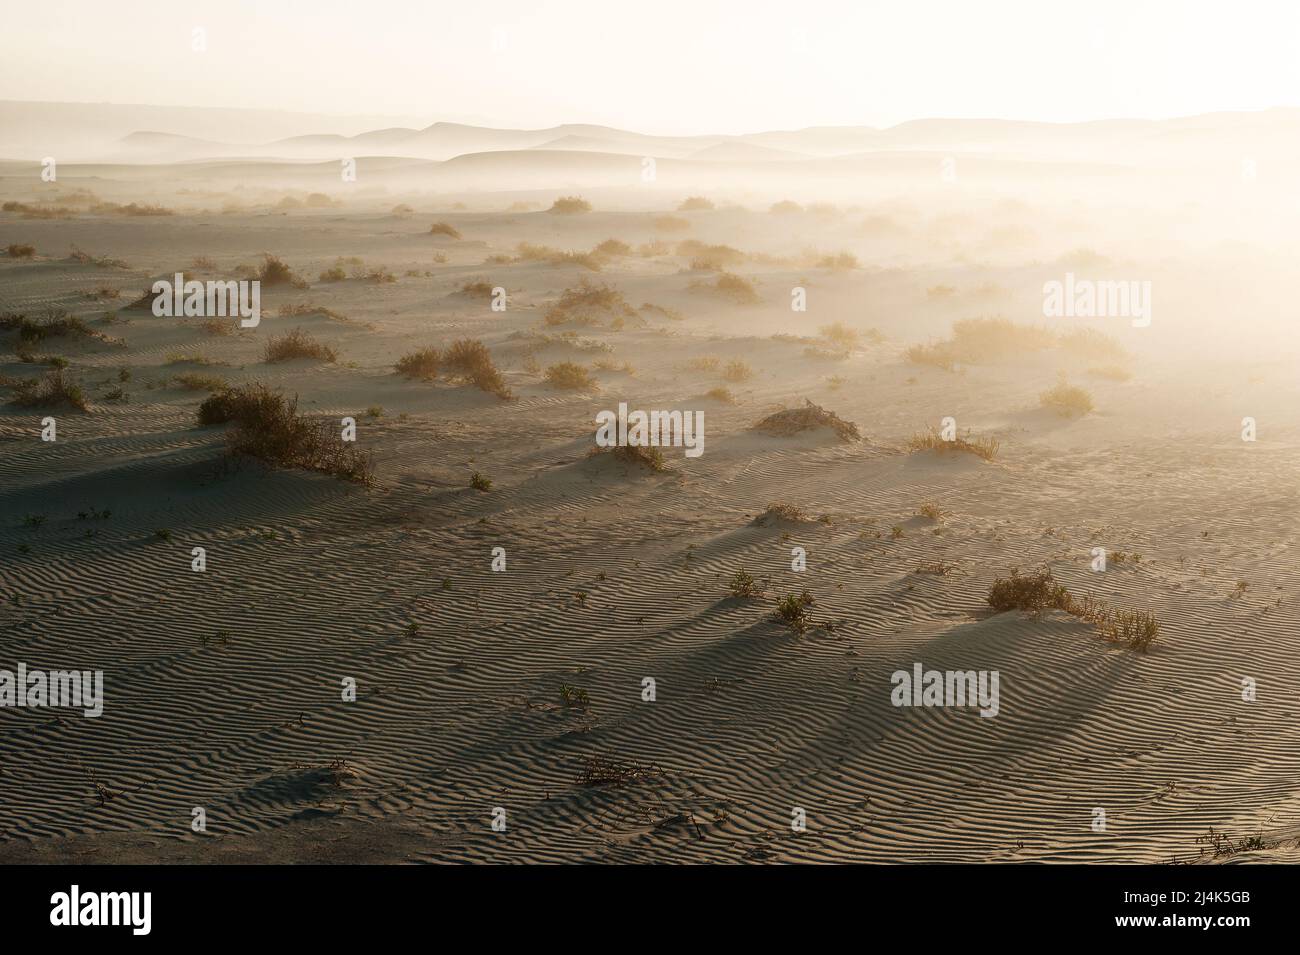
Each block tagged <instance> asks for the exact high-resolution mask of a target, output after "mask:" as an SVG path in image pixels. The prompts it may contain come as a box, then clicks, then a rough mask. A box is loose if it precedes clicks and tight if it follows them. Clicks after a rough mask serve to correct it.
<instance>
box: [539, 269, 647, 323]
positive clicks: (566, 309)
mask: <svg viewBox="0 0 1300 955" xmlns="http://www.w3.org/2000/svg"><path fill="white" fill-rule="evenodd" d="M635 316H636V309H634V308H632V306H631V305H629V304H628V302H627V299H625V298H624V297H623V293H622V292H620V291H619V290H618V289H616V288H614V287H613V286H612V285H607V284H603V283H602V284H596V283H593V282H589V281H588V280H587V279H583V280H582V281H581V282H579V283H578V284H577V285H576V286H574V287H572V288H566V289H565V290H564V291H563V292H562V293H561V295H560V297H559V299H558V300H557V301H556V303H555V304H554V305H552V306H551V307H550V308H549V309H547V311H546V315H545V318H544V320H545V322H546V324H548V325H566V324H568V325H593V324H597V323H598V322H599V321H600V320H601V319H602V318H609V317H613V318H614V319H615V320H617V319H619V318H633V317H635Z"/></svg>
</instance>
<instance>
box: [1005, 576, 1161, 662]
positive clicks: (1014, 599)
mask: <svg viewBox="0 0 1300 955" xmlns="http://www.w3.org/2000/svg"><path fill="white" fill-rule="evenodd" d="M988 604H989V607H991V608H992V609H993V610H994V611H995V612H997V613H1003V612H1005V611H1008V610H1025V611H1030V612H1033V613H1039V612H1041V611H1043V610H1046V609H1053V610H1062V611H1064V612H1065V613H1068V614H1070V615H1072V616H1075V617H1078V618H1079V619H1080V620H1083V621H1085V622H1086V623H1088V624H1090V625H1092V626H1093V627H1094V628H1096V630H1097V631H1098V632H1099V633H1100V634H1101V635H1102V636H1103V637H1105V638H1106V639H1107V640H1109V641H1111V642H1112V643H1123V644H1125V645H1126V646H1128V647H1129V648H1130V649H1133V650H1139V651H1142V652H1145V651H1147V650H1149V649H1151V647H1152V646H1153V645H1154V644H1155V642H1156V640H1157V638H1158V637H1159V636H1160V621H1159V620H1158V619H1157V618H1156V616H1155V614H1153V613H1150V612H1148V611H1145V610H1122V609H1118V608H1115V607H1108V606H1107V605H1106V604H1104V603H1102V602H1101V601H1099V600H1094V599H1093V598H1091V597H1084V598H1082V599H1077V598H1075V597H1074V596H1072V595H1071V594H1070V592H1069V590H1067V589H1066V587H1065V585H1064V584H1058V583H1057V582H1056V581H1055V579H1054V578H1053V577H1052V572H1051V571H1050V570H1041V571H1038V572H1036V573H1031V574H1021V573H1020V572H1019V570H1016V569H1013V570H1012V571H1011V573H1010V575H1009V576H1007V577H999V578H997V579H996V580H994V581H993V584H992V586H990V587H989V593H988Z"/></svg>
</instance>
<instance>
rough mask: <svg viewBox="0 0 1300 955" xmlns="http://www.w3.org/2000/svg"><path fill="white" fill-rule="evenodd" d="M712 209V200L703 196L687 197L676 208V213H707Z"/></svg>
mask: <svg viewBox="0 0 1300 955" xmlns="http://www.w3.org/2000/svg"><path fill="white" fill-rule="evenodd" d="M711 209H713V200H712V199H709V198H706V197H705V196H687V197H686V198H685V199H683V200H682V202H681V205H679V206H678V207H677V211H678V212H707V211H709V210H711Z"/></svg>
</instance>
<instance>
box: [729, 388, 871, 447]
mask: <svg viewBox="0 0 1300 955" xmlns="http://www.w3.org/2000/svg"><path fill="white" fill-rule="evenodd" d="M817 428H830V429H831V430H833V431H834V432H835V434H836V436H837V437H838V438H839V439H840V440H841V441H857V440H859V439H860V438H861V437H862V434H861V432H859V431H858V426H857V425H856V424H854V423H853V422H852V421H845V420H844V419H843V418H841V417H840V416H839V415H837V414H836V413H835V412H833V411H828V410H827V409H825V408H823V407H822V406H821V405H817V404H813V402H811V401H809V400H808V399H807V398H805V399H804V406H803V407H802V408H787V409H786V410H784V411H778V412H776V413H775V414H770V415H768V416H767V417H766V418H764V419H763V420H762V421H760V422H758V424H756V425H754V429H753V430H755V431H760V432H762V433H764V434H770V435H774V436H776V437H789V436H791V435H795V434H799V433H801V432H804V431H812V430H814V429H817Z"/></svg>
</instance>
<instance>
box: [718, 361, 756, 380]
mask: <svg viewBox="0 0 1300 955" xmlns="http://www.w3.org/2000/svg"><path fill="white" fill-rule="evenodd" d="M722 377H723V378H724V379H726V380H727V381H730V382H733V383H738V382H742V381H749V379H751V378H753V377H754V369H752V368H750V367H749V364H748V363H747V362H743V361H741V360H740V359H736V360H734V361H729V362H727V367H726V368H724V369H723V370H722Z"/></svg>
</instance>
